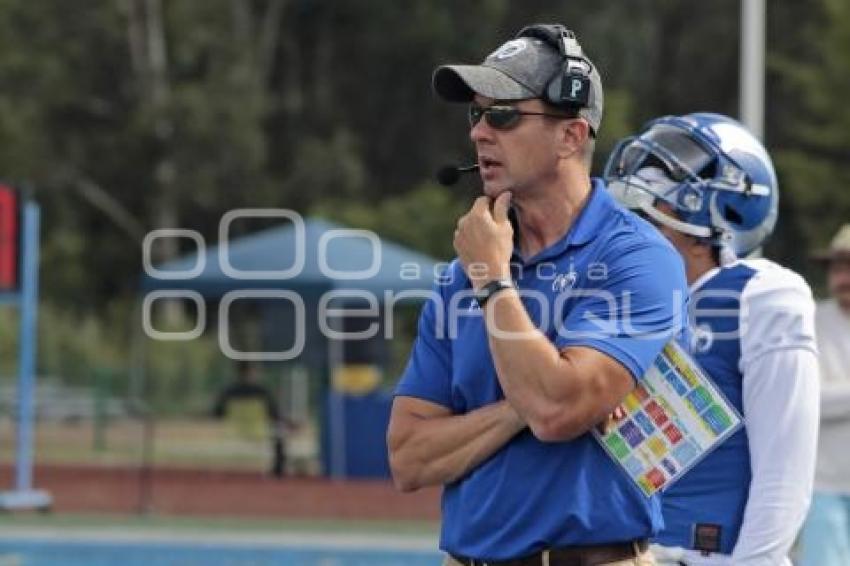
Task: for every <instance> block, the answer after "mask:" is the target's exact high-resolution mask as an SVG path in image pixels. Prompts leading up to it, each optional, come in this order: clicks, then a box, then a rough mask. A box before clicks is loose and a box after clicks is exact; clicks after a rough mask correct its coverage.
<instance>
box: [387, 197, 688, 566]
mask: <svg viewBox="0 0 850 566" xmlns="http://www.w3.org/2000/svg"><path fill="white" fill-rule="evenodd" d="M512 264H513V268H514V273H513V275H514V278H515V281H516V284H517V286H518V288H519V289H520V293H521V295H522V300H523V304H524V305H525V308H526V311H527V312H528V314H529V316H530V318H531V319H532V320H533V321H534V323H535V325H537V327H538V328H540V330H541V331H542V332H544V333H545V334H546V336H547V337H548V338H549V339H550V340H551V341H552V342H553V343H554V344H555V346H556V347H557V348H559V349H562V348H564V347H567V346H587V347H591V348H595V349H597V350H599V351H601V352H603V353H605V354H607V355H609V356H611V357H613V358H614V359H616V360H617V361H618V362H620V363H621V364H622V365H623V366H625V367H626V368H628V370H629V371H630V372H631V374H632V376H633V377H634V378H635V379H636V380H638V379H641V377H642V376H643V374H644V372H645V370H646V369H647V367H649V365H650V364H651V363H652V361H653V360H654V359H655V357H656V356H657V355H658V353H659V352H660V351H661V348H662V347H663V345H664V344H665V343H666V342H667V341H668V340H669V339H670V337H671V336H672V335H674V334H676V333H677V332H678V331H679V330H680V327H681V324H682V322H683V320H684V318H683V302H684V301H685V300H686V299H685V298H686V297H687V284H686V281H685V274H684V267H683V265H682V261H681V259H680V257H679V255H678V254H677V253H676V252H675V250H674V249H673V248H672V247H671V245H670V244H669V243H668V242H667V241H666V240H665V239H664V238H663V237H662V236H661V235H660V234H659V233H658V232H657V231H656V230H655V229H654V228H653V227H652V226H650V225H649V224H648V223H646V222H645V221H643V220H641V219H640V218H638V217H637V216H635V215H633V214H632V213H630V212H627V211H625V210H624V209H622V208H620V207H619V205H617V204H616V203H615V202H614V201H613V200H612V198H611V197H610V196H609V195H608V193H607V191H606V190H605V187H604V184H603V183H602V181H601V180H594V184H593V189H592V194H591V196H590V198H589V200H588V202H587V204H586V205H585V208H584V209H583V210H582V212H581V213H580V215H579V216H578V218H577V219H576V221H575V223H574V224H573V226H572V228H571V229H570V230H569V232H568V233H567V234H566V235H565V236H564V237H563V238H562V239H561V240H559V241H558V242H556V243H555V244H553V245H552V246H550V247H549V248H547V249H545V250H543V251H542V252H540V253H539V254H538V255H537V256H535V257H533V258H530V259H527V260H523V259H522V258H521V257H520V256H519V254H518V253H517V252H516V251H515V252H514V257H513V259H512ZM470 288H471V286H470V283H469V280H468V279H467V277H466V276H465V274H464V272H463V269H462V267H461V266H460V264H459V263H458V262H457V261H454V262H453V263H451V264H450V265H449V267H448V268H447V269H446V271H445V273H444V274H443V276H442V277H441V279H440V281H438V282H437V284H436V285H435V292H434V294H433V296H432V297H431V298H430V299H429V300H428V301H427V302H426V304H425V306H424V307H423V310H422V314H421V316H420V320H419V333H418V336H417V339H416V342H415V344H414V346H413V351H412V353H411V356H410V360H409V362H408V365H407V368H406V369H405V372H404V374H403V376H402V378H401V380H400V382H399V384H398V386H397V389H396V395H405V396H411V397H417V398H420V399H424V400H427V401H431V402H433V403H437V404H440V405H443V406H445V407H448V408H449V409H451V411H452V412H453V413H455V414H462V413H466V412H469V411H472V410H474V409H478V408H480V407H483V406H485V405H489V404H491V403H494V402H497V401H499V400H502V399H504V394H503V393H502V389H501V387H500V386H499V381H498V378H497V376H496V371H495V368H494V366H493V360H492V357H491V355H490V351H489V345H488V342H487V332H486V328H485V325H484V320H483V317H482V315H481V310H480V309H479V308H478V305H477V303H476V302H475V300H474V298H473V297H472V296H471V291H470ZM442 513H443V524H442V532H441V539H440V547H441V548H442V549H443V550H445V551H447V552H450V553H452V554H455V555H461V556H467V557H473V558H479V559H484V560H488V559H489V560H506V559H511V558H517V557H521V556H525V555H528V554H531V553H533V552H537V551H539V550H542V549H544V548H551V547H563V546H570V545H579V544H599V543H608V542H619V541H628V540H632V539H637V538H648V537H650V536H652V535H654V534H655V533H656V532H657V531H658V530H659V528H660V527H661V526H662V520H661V513H660V507H659V503H658V501H657V499H656V498H647V497H645V496H644V495H643V494H642V493H641V492H640V491H639V490H638V488H637V487H636V486H635V485H634V484H633V483H632V481H631V480H630V479H629V478H628V477H627V476H626V475H625V472H623V471H622V470H621V469H619V468H618V466H617V464H615V463H614V461H613V460H612V459H611V458H610V457H609V456H608V455H607V454H606V453H605V451H604V450H603V449H602V448H601V447H600V446H599V444H598V443H597V442H596V440H595V439H594V438H593V437H592V435H591V434H590V433H586V434H584V435H582V436H580V437H579V438H576V439H574V440H571V441H568V442H554V443H553V442H549V443H544V442H541V441H539V440H538V439H537V438H535V437H534V435H533V434H532V433H531V432H530V431H529V430H528V429H526V430H524V431H523V432H521V433H519V434H518V435H517V436H515V437H514V438H513V439H512V440H511V441H510V442H509V443H508V444H506V445H505V446H504V447H503V448H502V449H501V450H499V451H498V452H496V453H495V454H494V455H493V456H491V457H490V458H489V459H487V460H486V461H484V462H482V463H481V464H480V465H478V466H477V467H476V468H475V469H473V470H471V471H470V472H469V473H468V474H466V475H465V476H464V477H462V478H460V479H459V480H457V481H456V482H454V483H451V484H448V485H446V486H445V487H444V490H443V500H442Z"/></svg>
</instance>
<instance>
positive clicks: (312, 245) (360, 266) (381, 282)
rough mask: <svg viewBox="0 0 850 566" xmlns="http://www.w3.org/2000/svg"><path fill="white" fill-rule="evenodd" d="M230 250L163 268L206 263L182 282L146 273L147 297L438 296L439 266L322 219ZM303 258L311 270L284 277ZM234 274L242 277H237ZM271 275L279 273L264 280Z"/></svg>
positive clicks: (246, 239)
mask: <svg viewBox="0 0 850 566" xmlns="http://www.w3.org/2000/svg"><path fill="white" fill-rule="evenodd" d="M335 231H339V232H335ZM358 232H359V233H358ZM224 251H225V252H226V256H225V258H220V253H221V252H222V250H221V246H220V244H219V245H218V246H211V247H209V248H207V250H206V253H204V254H203V256H201V257H199V256H198V254H197V253H195V254H191V255H188V256H184V257H181V258H178V259H176V260H173V261H170V262H167V263H164V264H161V265H158V266H155V267H156V269H157V270H158V271H159V272H162V273H166V274H167V273H169V272H170V273H172V274H173V273H174V272H180V271H184V272H190V271H192V270H193V269H195V270H196V271H197V266H198V262H199V261H200V262H201V264H202V265H203V269H201V270H200V273H199V274H197V275H195V276H193V277H186V278H180V279H176V278H171V277H168V278H164V277H151V276H150V274H146V275H145V276H144V277H143V279H142V290H143V291H144V292H147V291H152V290H157V289H191V290H194V291H197V292H199V293H200V294H201V295H203V296H204V297H205V298H207V299H215V298H219V297H221V296H222V295H224V294H225V293H227V292H229V291H232V290H236V289H258V288H262V289H289V290H294V291H298V292H305V291H314V292H315V291H320V290H326V289H345V290H361V291H369V292H371V293H374V294H375V296H377V297H378V298H379V299H381V298H382V297H383V293H384V292H385V291H392V292H396V293H398V292H402V291H408V290H428V289H430V288H431V287H432V285H433V283H434V278H435V267H436V265H437V263H436V261H435V260H434V259H433V258H430V257H428V256H426V255H424V254H421V253H418V252H415V251H413V250H410V249H408V248H405V247H403V246H400V245H398V244H395V243H392V242H388V241H386V240H381V239H378V238H377V236H373V239H371V240H370V239H368V238H367V237H366V236H364V235H363V232H360V231H352V230H350V229H348V228H346V227H344V226H340V225H338V224H334V223H332V222H328V221H326V220H321V219H316V218H307V219H305V220H304V223H303V232H302V231H300V230H299V228H297V225H296V224H287V225H285V226H280V227H275V228H270V229H268V230H264V231H261V232H257V233H254V234H251V235H248V236H243V237H239V238H234V239H232V240H231V241H230V242H229V244H228V245H227V247H226V249H225V250H224ZM299 251H301V252H303V253H302V258H303V267H302V268H301V269H299V270H297V273H296V272H293V273H292V274H291V275H286V274H285V273H283V272H285V271H287V270H291V269H290V268H293V267H295V265H296V259H297V255H298V253H299ZM222 259H224V261H223V262H222V261H221V260H222ZM223 263H224V265H222V264H223ZM320 264H321V265H320ZM228 268H229V269H228ZM233 270H238V273H236V276H234V274H233ZM263 271H265V272H275V271H276V272H278V274H274V273H269V274H268V275H267V276H264V275H262V274H261V273H258V272H263ZM292 271H295V270H292ZM251 272H253V273H251ZM364 276H365V277H364Z"/></svg>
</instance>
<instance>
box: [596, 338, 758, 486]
mask: <svg viewBox="0 0 850 566" xmlns="http://www.w3.org/2000/svg"><path fill="white" fill-rule="evenodd" d="M622 407H623V409H624V415H623V416H622V418H620V419H619V420H618V421H617V422H616V424H615V426H613V427H611V428H610V429H609V430H608V431H607V432H606V434H604V435H601V434H599V433H598V431H597V432H594V434H595V435H596V436H597V438H598V439H599V440H600V442H601V443H602V446H603V447H604V448H605V449H606V450H607V451H608V453H609V454H610V455H611V456H612V457H613V458H614V459H615V460H616V461H617V462H618V463H619V464H620V465H621V466H622V467H623V469H624V470H625V471H626V472H627V473H628V475H629V477H631V478H632V479H633V480H634V481H635V482H636V483H637V485H638V486H639V487H640V489H641V491H643V492H644V493H645V494H646V495H647V496H649V495H652V494H653V493H655V492H657V491H659V490H661V489H663V488H665V487H667V486H669V485H670V484H671V483H673V482H674V481H675V480H676V479H678V478H679V477H680V476H681V475H682V474H684V473H685V472H686V471H687V470H689V469H690V468H691V467H693V465H694V464H696V463H697V461H699V459H700V458H702V457H703V456H704V455H705V454H707V453H708V452H710V451H711V450H712V449H714V448H715V447H716V446H718V445H719V444H720V443H721V442H722V441H723V440H725V439H726V438H727V437H728V436H729V435H731V434H732V433H733V432H735V430H737V429H738V427H740V426H741V418H740V416H739V415H738V414H737V412H736V411H735V409H734V407H732V406H731V405H730V404H729V403H728V401H727V400H726V399H725V398H724V397H723V395H722V394H721V393H720V391H719V390H718V389H717V387H716V386H715V385H714V384H713V383H712V382H711V380H710V379H709V378H708V376H706V374H705V373H704V372H703V370H702V369H701V368H700V367H699V366H698V365H697V364H696V362H694V361H693V360H692V359H691V358H690V356H688V355H687V354H686V353H685V352H684V351H683V350H682V349H681V347H679V346H678V345H677V344H675V343H674V342H671V343H670V344H668V345H667V346H665V347H664V351H663V352H662V353H661V355H659V357H658V358H657V359H656V360H655V362H654V364H653V365H652V367H651V368H650V369H649V371H648V372H647V374H646V375H645V376H644V378H643V379H642V380H641V383H640V384H639V385H638V386H637V387H636V388H635V389H634V390H633V391H632V392H631V393H629V395H628V396H627V397H626V399H625V400H624V401H623V405H622Z"/></svg>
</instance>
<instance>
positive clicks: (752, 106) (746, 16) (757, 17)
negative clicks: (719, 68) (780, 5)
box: [740, 0, 765, 139]
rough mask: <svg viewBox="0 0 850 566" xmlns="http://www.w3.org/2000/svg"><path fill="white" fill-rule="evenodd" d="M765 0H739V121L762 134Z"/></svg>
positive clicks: (754, 131) (760, 137) (761, 135)
mask: <svg viewBox="0 0 850 566" xmlns="http://www.w3.org/2000/svg"><path fill="white" fill-rule="evenodd" d="M764 21H765V1H764V0H741V64H740V69H741V76H740V112H741V122H743V123H744V125H745V126H747V127H748V128H749V129H750V131H751V132H752V133H753V134H754V135H755V136H756V137H757V138H759V139H763V138H764V45H765V25H764Z"/></svg>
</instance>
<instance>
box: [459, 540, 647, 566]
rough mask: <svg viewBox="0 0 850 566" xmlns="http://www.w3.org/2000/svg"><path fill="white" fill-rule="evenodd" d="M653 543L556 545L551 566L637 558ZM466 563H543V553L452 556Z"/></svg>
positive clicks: (502, 565)
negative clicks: (505, 557)
mask: <svg viewBox="0 0 850 566" xmlns="http://www.w3.org/2000/svg"><path fill="white" fill-rule="evenodd" d="M648 548H649V543H648V542H647V541H646V540H645V539H643V540H636V541H632V542H623V543H617V544H599V545H588V546H568V547H566V548H553V549H551V550H548V551H546V552H548V553H549V566H598V565H600V564H607V563H609V562H617V561H619V560H628V559H629V558H637V557H638V556H640V555H641V554H643V553H644V552H646V551H647V549H648ZM451 557H452V558H454V559H455V560H457V561H458V562H460V563H461V564H463V566H543V564H544V562H543V552H538V553H536V554H532V555H530V556H525V557H523V558H515V559H513V560H479V559H477V558H467V557H465V556H455V555H454V554H452V555H451Z"/></svg>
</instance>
